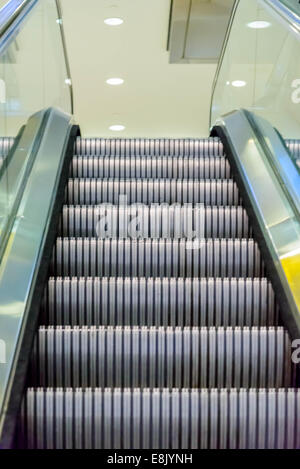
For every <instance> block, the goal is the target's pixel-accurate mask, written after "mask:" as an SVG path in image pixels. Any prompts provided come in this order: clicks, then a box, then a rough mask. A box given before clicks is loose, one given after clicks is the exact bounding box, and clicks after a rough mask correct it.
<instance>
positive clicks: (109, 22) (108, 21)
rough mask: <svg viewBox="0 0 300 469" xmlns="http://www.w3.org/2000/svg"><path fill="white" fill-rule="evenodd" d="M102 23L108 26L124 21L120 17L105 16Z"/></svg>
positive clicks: (117, 24) (118, 24)
mask: <svg viewBox="0 0 300 469" xmlns="http://www.w3.org/2000/svg"><path fill="white" fill-rule="evenodd" d="M104 23H105V24H107V25H108V26H120V24H122V23H124V20H122V18H106V19H105V20H104Z"/></svg>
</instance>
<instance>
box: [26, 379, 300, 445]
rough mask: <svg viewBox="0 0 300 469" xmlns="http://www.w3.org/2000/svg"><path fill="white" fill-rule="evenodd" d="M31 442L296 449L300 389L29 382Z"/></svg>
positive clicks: (299, 433) (299, 439)
mask: <svg viewBox="0 0 300 469" xmlns="http://www.w3.org/2000/svg"><path fill="white" fill-rule="evenodd" d="M19 439H20V440H21V441H22V440H23V441H25V445H26V446H27V447H28V448H32V449H33V448H38V449H43V448H49V449H50V448H78V449H80V448H85V449H88V448H96V449H120V448H123V449H147V448H151V449H197V448H199V449H201V448H202V449H207V448H208V449H209V448H210V449H218V448H220V449H246V448H248V449H255V448H257V449H265V448H269V449H280V448H282V449H285V448H289V449H297V448H299V447H300V390H299V389H280V390H274V389H269V390H268V389H259V390H257V389H249V390H246V389H240V390H237V389H232V390H223V389H222V390H216V389H211V390H207V389H197V390H196V389H194V390H187V389H182V390H177V389H172V390H169V389H152V390H149V389H145V390H139V389H132V390H130V389H126V390H124V391H122V390H121V389H99V388H96V389H75V390H72V389H67V390H63V389H55V390H54V389H51V388H50V389H32V388H30V389H28V391H27V393H26V396H25V402H24V405H23V409H22V416H21V430H20V436H19Z"/></svg>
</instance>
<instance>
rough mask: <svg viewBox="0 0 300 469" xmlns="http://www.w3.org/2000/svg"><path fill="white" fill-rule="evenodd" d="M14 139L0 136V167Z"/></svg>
mask: <svg viewBox="0 0 300 469" xmlns="http://www.w3.org/2000/svg"><path fill="white" fill-rule="evenodd" d="M14 141H15V139H14V138H13V137H0V168H1V166H2V165H3V162H4V160H5V158H6V157H7V155H8V153H9V150H10V149H11V147H12V146H13V144H14Z"/></svg>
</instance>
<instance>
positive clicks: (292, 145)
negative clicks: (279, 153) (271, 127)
mask: <svg viewBox="0 0 300 469" xmlns="http://www.w3.org/2000/svg"><path fill="white" fill-rule="evenodd" d="M285 143H286V146H287V147H288V149H289V150H290V152H291V153H292V155H293V156H294V157H295V159H297V160H298V159H300V140H294V139H288V140H286V141H285Z"/></svg>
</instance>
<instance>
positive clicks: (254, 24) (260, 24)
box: [247, 21, 271, 29]
mask: <svg viewBox="0 0 300 469" xmlns="http://www.w3.org/2000/svg"><path fill="white" fill-rule="evenodd" d="M247 26H248V28H252V29H265V28H268V27H269V26H271V23H269V22H268V21H251V23H248V24H247Z"/></svg>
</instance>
